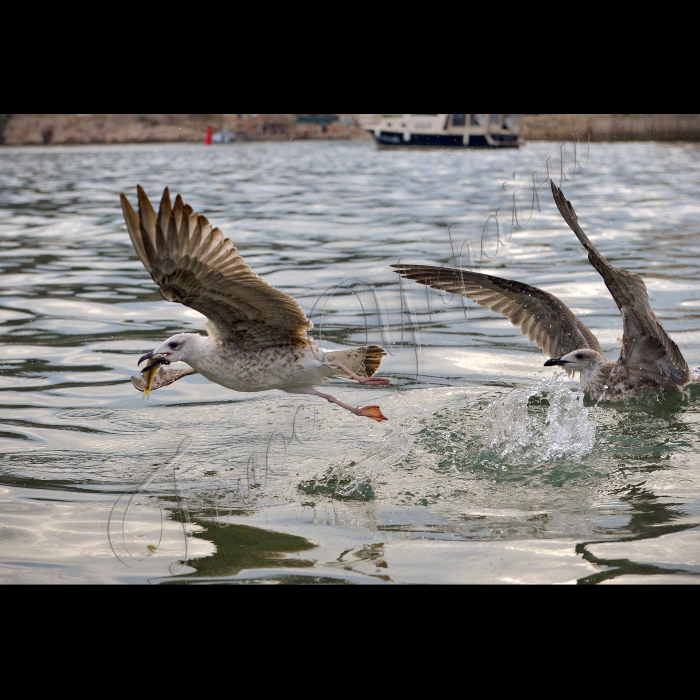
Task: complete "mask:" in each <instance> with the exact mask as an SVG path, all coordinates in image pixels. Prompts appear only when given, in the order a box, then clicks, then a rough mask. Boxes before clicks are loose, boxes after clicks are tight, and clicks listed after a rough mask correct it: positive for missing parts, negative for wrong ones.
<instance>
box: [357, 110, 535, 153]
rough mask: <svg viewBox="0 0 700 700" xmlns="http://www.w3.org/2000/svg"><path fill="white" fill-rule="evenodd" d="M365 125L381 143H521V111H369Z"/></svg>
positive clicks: (507, 145) (472, 145)
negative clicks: (505, 112)
mask: <svg viewBox="0 0 700 700" xmlns="http://www.w3.org/2000/svg"><path fill="white" fill-rule="evenodd" d="M363 126H364V128H365V129H367V130H368V131H370V132H371V133H372V135H373V136H374V139H375V141H376V142H377V143H378V144H380V145H382V146H459V147H462V148H464V147H469V148H517V147H518V146H520V145H521V139H520V115H519V114H372V115H369V114H368V115H363Z"/></svg>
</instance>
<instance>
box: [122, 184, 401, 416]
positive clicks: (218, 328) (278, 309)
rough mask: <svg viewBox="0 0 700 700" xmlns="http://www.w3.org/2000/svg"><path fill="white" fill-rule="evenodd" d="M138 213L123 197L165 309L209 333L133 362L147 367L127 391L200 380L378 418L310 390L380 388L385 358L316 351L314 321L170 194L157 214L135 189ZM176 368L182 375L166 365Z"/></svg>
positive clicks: (374, 411) (369, 350) (177, 339)
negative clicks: (334, 380) (177, 310)
mask: <svg viewBox="0 0 700 700" xmlns="http://www.w3.org/2000/svg"><path fill="white" fill-rule="evenodd" d="M137 193H138V206H139V213H138V214H137V213H136V212H135V211H134V208H133V207H132V206H131V204H130V203H129V200H128V199H127V198H126V197H125V196H124V194H121V203H122V210H123V212H124V218H125V219H126V225H127V228H128V229H129V235H130V236H131V241H132V243H133V244H134V248H135V249H136V253H137V254H138V256H139V258H140V259H141V262H142V263H143V264H144V266H145V267H146V270H148V272H149V274H150V275H151V277H152V278H153V281H154V282H155V283H156V284H157V285H158V289H159V291H160V293H161V295H162V296H163V298H164V299H166V301H173V302H178V303H180V304H184V305H185V306H189V307H190V308H192V309H195V310H196V311H199V312H200V313H202V314H204V315H205V316H206V317H207V319H208V320H207V322H206V323H205V324H204V326H205V328H206V330H207V335H206V336H204V335H200V334H198V333H178V334H177V335H174V336H172V337H171V338H168V339H167V340H166V341H165V342H164V343H162V344H161V345H159V346H158V347H157V348H156V349H155V350H154V351H153V352H150V353H147V354H146V355H144V356H143V357H142V358H141V359H140V360H139V364H141V363H142V362H143V361H145V360H148V365H147V366H146V369H145V370H144V372H143V373H144V375H145V379H144V378H137V377H132V378H131V380H132V383H133V384H134V386H135V387H136V388H137V389H139V390H140V391H144V392H145V395H146V396H147V395H148V394H149V393H150V391H151V390H156V389H160V388H161V387H164V386H168V385H169V384H172V383H173V382H175V381H177V380H178V379H181V378H182V377H186V376H188V375H190V374H194V373H195V372H198V373H199V374H202V375H203V376H205V377H206V378H207V379H209V380H210V381H212V382H214V383H216V384H220V385H221V386H225V387H227V388H228V389H233V390H235V391H267V390H269V389H281V390H282V391H285V392H287V393H289V394H310V395H313V396H319V397H320V398H322V399H326V401H330V402H331V403H334V404H336V405H338V406H340V407H341V408H344V409H346V410H348V411H351V412H352V413H354V414H355V415H356V416H365V417H367V418H371V419H372V420H375V421H378V422H381V421H383V420H386V418H385V416H384V415H382V412H381V410H380V408H379V406H365V407H364V408H359V407H353V406H348V405H347V404H344V403H343V402H342V401H339V400H338V399H336V398H334V397H333V396H330V395H329V394H322V393H321V392H319V391H316V389H315V388H314V387H315V386H317V385H319V384H325V383H326V382H327V381H328V379H329V378H330V377H342V378H344V379H351V380H354V381H356V382H358V383H359V384H367V385H372V386H374V385H387V384H391V382H390V381H389V380H388V379H382V378H380V377H374V376H373V375H374V373H375V372H376V371H377V369H378V368H379V364H380V363H381V361H382V357H383V356H385V355H386V352H385V351H384V350H383V349H382V348H380V347H378V346H376V345H370V346H367V347H358V348H353V349H351V350H335V351H326V350H322V349H321V348H320V347H319V346H318V345H316V344H315V343H314V342H313V340H312V339H311V338H310V337H309V336H308V330H309V329H310V328H311V327H312V325H313V324H312V323H311V322H310V321H309V319H308V318H306V316H305V315H304V312H303V311H302V310H301V307H300V306H299V304H298V303H297V302H296V301H295V300H294V299H292V297H290V296H289V295H288V294H285V293H284V292H280V291H279V290H278V289H275V288H274V287H273V286H271V285H269V284H268V283H267V282H265V281H264V280H263V279H261V278H260V277H258V275H256V274H255V273H254V272H253V271H252V270H251V269H250V268H249V267H248V266H247V265H246V264H245V262H243V258H242V257H241V256H240V254H239V253H238V250H237V249H236V247H235V246H234V245H233V243H232V242H231V240H230V239H229V238H224V235H223V234H222V232H221V231H220V230H219V229H218V228H213V227H212V225H211V224H210V223H209V221H208V220H207V219H206V217H204V216H202V215H200V214H197V213H196V212H194V211H193V210H192V207H190V206H189V205H187V204H184V202H183V201H182V197H181V196H180V195H179V194H178V195H177V197H176V198H175V204H174V205H172V204H171V201H170V193H169V191H168V188H167V187H166V189H165V192H164V193H163V198H162V199H161V202H160V209H159V211H158V213H156V212H155V210H154V209H153V206H152V205H151V202H150V201H149V199H148V197H147V196H146V193H145V192H144V190H143V188H142V187H141V186H140V185H138V186H137ZM178 361H183V362H185V363H187V364H188V365H189V368H188V369H184V370H175V369H172V368H170V367H168V366H167V365H170V363H172V362H178Z"/></svg>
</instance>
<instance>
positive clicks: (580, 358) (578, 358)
mask: <svg viewBox="0 0 700 700" xmlns="http://www.w3.org/2000/svg"><path fill="white" fill-rule="evenodd" d="M171 345H172V343H171ZM576 359H577V360H582V359H583V353H581V352H579V353H577V354H576Z"/></svg>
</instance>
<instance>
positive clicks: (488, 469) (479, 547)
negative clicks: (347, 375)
mask: <svg viewBox="0 0 700 700" xmlns="http://www.w3.org/2000/svg"><path fill="white" fill-rule="evenodd" d="M558 155H559V148H558V145H557V144H545V143H540V144H528V145H527V146H526V147H525V148H523V149H521V150H520V151H518V152H515V153H513V152H508V153H503V152H495V153H486V152H481V153H479V152H473V151H465V152H460V151H453V150H451V151H442V150H424V151H423V150H413V151H398V152H394V151H379V150H377V149H376V148H375V146H374V145H373V144H372V143H369V142H358V143H339V142H336V143H327V144H326V143H303V142H296V143H289V144H271V143H251V144H232V145H230V146H222V147H219V148H208V149H207V148H204V147H202V146H200V145H198V144H187V145H167V146H119V147H80V148H42V149H38V148H17V149H15V148H5V149H2V150H0V192H1V194H2V197H1V198H0V268H1V269H2V275H1V276H0V334H1V336H0V395H1V396H2V401H0V452H1V454H0V580H2V581H4V582H20V581H21V582H24V581H122V582H144V581H154V582H156V581H157V582H168V581H176V582H186V581H211V580H226V581H232V582H307V581H308V582H336V581H347V582H357V583H387V582H573V581H580V582H585V583H599V582H606V583H610V582H622V583H624V582H638V581H640V580H643V581H649V582H658V581H661V582H664V581H679V582H686V581H695V580H697V579H696V577H697V575H698V574H700V561H698V558H697V552H698V551H700V549H698V544H700V526H699V521H698V518H699V517H700V516H699V511H700V498H699V496H700V460H699V459H698V457H697V454H698V447H700V446H699V445H698V436H699V435H700V430H699V423H700V413H699V411H698V408H697V406H698V403H697V399H698V396H700V391H698V389H697V388H693V390H692V391H691V397H690V400H689V401H687V402H679V401H671V400H663V401H659V402H646V403H634V402H633V403H631V404H630V405H628V406H623V405H619V406H617V405H606V404H595V402H592V401H589V400H585V401H584V400H583V398H582V396H581V394H580V392H578V391H577V390H576V386H577V385H576V384H575V383H572V382H568V381H562V380H561V379H560V380H557V381H553V380H551V379H550V378H551V376H552V375H551V374H549V373H547V372H548V370H547V371H545V370H543V368H542V363H543V359H544V358H543V356H542V355H541V354H540V353H539V352H538V351H537V350H536V348H534V347H533V346H531V345H530V344H529V343H528V341H527V340H526V339H525V338H523V337H522V336H521V335H520V332H519V331H518V329H515V328H513V327H512V326H511V325H510V324H509V323H508V322H507V321H505V320H504V319H503V318H501V317H500V316H498V315H496V314H493V313H491V312H489V311H487V310H484V309H482V308H481V307H478V306H475V305H474V304H471V305H470V304H468V303H465V304H462V303H461V300H459V299H454V298H452V297H450V296H449V295H444V294H441V293H438V292H434V291H432V290H428V289H426V288H418V286H417V285H415V288H414V287H410V285H406V283H405V281H404V283H403V288H404V292H405V293H404V294H400V293H399V289H400V284H401V283H400V281H399V279H398V278H397V276H396V275H395V274H394V273H393V272H392V271H391V269H390V267H389V266H390V265H391V264H392V263H396V262H398V261H399V260H401V261H403V262H412V263H421V262H425V263H432V264H435V263H438V264H448V265H450V264H454V261H455V259H459V257H460V255H461V256H462V259H463V260H466V259H467V255H468V254H471V255H472V259H473V256H474V254H477V256H478V253H479V251H480V250H482V249H483V250H484V252H485V253H486V254H487V255H489V256H491V257H490V258H488V257H487V258H484V270H485V271H488V272H494V273H495V274H498V275H500V276H505V277H512V278H514V279H519V280H522V281H524V282H528V283H531V284H535V285H538V286H541V287H544V288H546V289H547V290H549V291H552V292H553V293H555V294H557V295H558V296H559V297H561V298H562V299H563V300H564V301H565V302H566V303H567V304H568V305H569V306H570V307H571V308H572V309H573V310H574V311H575V312H576V313H577V314H578V315H580V316H581V318H582V319H583V320H584V321H585V322H586V324H587V325H588V326H589V327H590V328H591V330H592V331H593V332H594V333H595V334H596V335H597V336H598V337H599V339H600V341H601V345H602V346H603V349H604V351H605V352H606V353H607V354H608V355H609V356H610V357H615V356H616V355H617V353H618V352H619V348H620V342H619V340H618V338H619V336H620V334H621V326H622V324H621V320H620V317H619V313H618V311H617V308H616V307H615V305H614V303H613V302H612V300H611V299H610V297H609V295H608V293H607V290H606V289H605V287H604V284H603V283H602V280H601V279H600V278H599V277H598V275H597V273H595V271H594V270H592V268H591V267H590V265H589V264H588V263H587V261H586V258H585V255H584V251H583V250H582V249H581V247H580V245H579V243H578V241H576V239H575V237H574V236H573V235H571V233H570V231H569V230H568V228H567V227H566V225H565V224H564V223H563V221H561V219H560V217H559V215H558V213H557V212H556V208H555V207H554V205H553V203H552V202H551V200H550V199H549V197H548V193H547V190H546V188H545V189H541V190H540V191H539V198H533V196H532V189H531V183H532V177H531V174H532V173H533V172H534V171H535V170H537V172H538V175H537V181H538V182H540V181H542V180H543V178H544V177H545V176H546V171H547V170H546V161H547V158H548V157H550V156H551V157H552V159H553V160H552V161H551V162H554V163H557V164H558V161H557V158H558ZM697 155H698V153H697V147H696V146H695V145H683V144H680V145H676V144H654V143H644V144H593V145H592V146H591V150H590V156H589V160H588V165H587V166H586V168H585V169H584V170H580V169H578V168H577V170H576V174H575V177H573V179H571V180H570V181H569V182H564V183H562V187H563V189H564V192H565V194H566V195H567V197H568V198H569V199H570V200H571V201H572V202H573V204H574V206H575V208H576V210H577V212H578V214H579V218H580V220H581V222H582V223H583V226H584V229H586V230H587V231H588V232H589V233H590V234H591V237H592V238H593V240H594V242H596V244H598V245H599V246H600V248H601V249H602V250H603V252H604V254H605V255H606V256H607V257H608V259H609V260H610V261H611V262H612V263H613V264H616V265H618V266H621V267H624V268H627V269H631V270H634V271H636V272H639V273H640V274H642V276H643V277H644V278H645V281H646V283H647V286H648V288H649V291H650V295H651V300H652V305H653V307H654V309H655V311H656V313H657V315H658V316H659V317H660V318H661V319H662V321H663V323H664V325H665V327H666V328H667V330H668V331H669V332H670V333H671V335H672V336H673V338H674V339H675V340H676V341H677V343H678V345H679V346H680V347H681V349H682V350H683V352H684V354H685V356H686V359H687V360H688V363H689V364H690V365H691V366H695V365H698V364H700V333H698V330H697V329H698V320H699V318H700V270H699V268H698V266H697V264H696V262H695V261H696V260H698V259H700V257H699V256H698V253H700V244H699V243H698V236H697V233H698V224H697V221H698V220H699V219H700V206H698V203H697V198H696V183H697V179H698V175H699V174H700V172H699V171H700V165H698V163H700V160H699V159H698V158H697ZM568 166H569V167H568V169H567V170H566V172H567V173H568V174H569V177H570V178H571V177H572V175H573V168H572V167H571V163H569V164H568ZM550 167H551V166H550ZM557 167H558V166H557ZM137 182H138V183H140V184H141V185H143V186H144V187H145V189H146V190H147V191H148V192H149V193H151V194H153V196H158V194H159V193H160V191H161V190H162V188H163V187H164V186H165V185H169V186H170V188H171V190H173V191H174V192H177V191H181V192H182V193H183V194H184V195H185V198H186V200H188V201H189V202H190V203H191V204H192V205H193V206H194V207H195V209H198V210H199V211H201V212H202V213H205V214H206V215H207V216H208V218H209V219H210V220H211V221H212V222H213V223H214V224H215V225H218V226H220V227H221V228H222V230H223V231H224V233H225V234H226V235H228V236H230V237H231V238H232V239H233V240H234V242H235V243H236V244H237V245H238V247H239V249H240V250H241V252H242V254H243V255H244V256H245V258H246V261H247V262H248V263H249V264H250V265H251V266H252V267H253V269H254V270H255V271H256V272H258V273H260V274H262V275H264V277H265V279H266V280H268V281H269V282H270V283H272V284H274V285H276V286H278V287H280V288H281V289H283V290H284V291H286V292H288V293H290V294H292V295H293V296H294V297H295V298H297V299H298V300H299V302H300V303H301V305H302V307H303V308H304V310H305V311H306V312H307V313H309V314H310V315H311V318H312V320H313V321H314V323H315V324H316V329H315V331H314V332H315V334H316V337H317V338H320V339H321V340H322V342H323V344H324V346H327V347H331V348H333V347H338V346H339V345H342V344H364V343H367V342H372V343H380V344H382V345H385V346H386V347H387V348H388V350H389V352H390V355H389V356H388V357H387V358H386V359H385V361H384V363H383V365H382V374H383V375H384V376H389V377H391V378H392V379H393V380H394V381H395V383H396V388H392V389H384V388H361V387H353V386H350V385H345V384H344V383H343V382H342V381H340V380H338V381H336V382H335V386H334V387H333V389H334V392H335V393H337V395H338V396H339V397H340V398H341V399H342V400H344V401H346V402H350V403H354V404H359V405H366V404H368V403H377V404H380V405H381V406H382V410H383V412H384V413H385V414H386V415H387V416H388V417H389V421H387V422H386V423H382V424H381V425H380V424H372V425H366V423H368V422H369V421H362V420H358V419H355V418H354V417H353V416H351V415H348V414H346V412H343V411H341V410H340V409H336V408H335V407H331V406H329V405H327V404H325V403H322V402H321V401H320V400H319V401H318V403H316V402H315V400H309V399H308V398H306V397H300V396H297V397H293V396H287V395H282V394H277V393H275V392H269V393H265V394H260V395H255V394H250V395H246V394H236V393H234V392H230V391H228V390H225V389H223V388H222V387H218V386H216V385H213V384H210V383H208V382H206V380H204V379H203V378H201V377H199V376H193V377H188V378H187V379H183V380H181V381H180V382H177V384H175V385H173V386H171V387H168V388H167V389H163V390H160V391H158V392H155V393H154V394H153V396H152V399H151V400H150V401H146V400H143V399H142V397H141V395H140V394H138V392H136V391H134V389H133V387H132V386H131V383H130V381H129V377H130V376H131V375H132V374H135V373H136V370H137V368H136V360H137V358H138V357H139V356H140V355H142V354H143V353H144V352H147V351H149V350H152V349H153V347H155V345H156V344H157V343H159V342H161V341H162V339H164V338H165V337H167V336H169V335H171V334H173V333H175V332H179V331H201V330H202V322H203V319H202V317H201V316H200V315H199V314H197V313H196V312H194V311H192V310H190V309H187V308H185V307H182V306H179V305H176V304H168V303H166V302H164V301H163V300H162V299H161V298H160V296H159V294H158V292H157V291H156V289H155V286H154V284H153V283H152V281H151V280H150V278H149V277H148V275H147V273H146V272H145V270H144V269H143V266H142V265H141V263H140V262H139V261H138V259H137V257H136V255H135V253H134V251H133V249H132V247H131V243H130V241H129V237H128V234H127V233H126V229H125V226H124V223H123V221H122V216H121V210H120V208H119V204H118V194H119V192H120V191H124V192H126V193H127V194H132V193H133V191H134V188H135V185H136V183H137ZM504 182H505V185H504ZM528 182H529V183H530V189H528V185H527V183H528ZM521 183H525V184H521ZM513 196H515V201H516V202H517V203H518V205H519V207H520V211H519V219H518V220H519V221H521V222H523V223H524V222H525V221H528V222H529V223H528V224H527V226H525V227H524V228H523V229H519V228H518V227H517V226H516V227H515V228H514V230H513V232H512V234H511V231H510V228H511V209H512V204H513ZM538 201H540V205H539V206H538V204H537V202H538ZM533 203H534V208H533ZM530 210H532V215H531V216H530V215H529V212H530ZM496 211H499V213H498V214H496V215H495V214H494V212H496ZM496 219H498V225H497V227H498V231H497V227H496V223H495V222H496ZM487 222H488V224H487ZM448 228H449V231H448ZM497 233H499V234H500V236H501V238H500V240H499V238H497V237H496V234H497ZM482 235H483V236H485V239H484V241H483V243H482ZM178 446H180V448H181V449H180V451H178ZM108 535H109V536H108Z"/></svg>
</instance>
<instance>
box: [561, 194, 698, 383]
mask: <svg viewBox="0 0 700 700" xmlns="http://www.w3.org/2000/svg"><path fill="white" fill-rule="evenodd" d="M551 184H552V193H553V194H554V201H555V202H556V205H557V207H558V209H559V212H560V213H561V215H562V216H563V217H564V221H566V223H567V224H569V227H570V228H571V230H572V231H573V232H574V233H575V234H576V237H577V238H578V239H579V241H581V243H582V245H583V247H584V248H585V249H586V250H587V251H588V260H589V261H590V263H591V265H593V267H594V268H595V269H596V270H597V271H598V272H599V273H600V275H601V277H602V278H603V281H604V282H605V286H606V287H607V288H608V289H609V290H610V294H611V295H612V298H613V299H614V300H615V303H616V304H617V308H618V309H620V313H621V314H622V321H623V332H622V353H621V354H620V359H619V360H618V362H619V363H620V364H622V365H626V366H627V367H628V368H629V369H630V371H631V372H633V373H634V374H636V375H637V376H640V377H647V378H649V379H653V380H655V381H658V380H659V377H665V378H668V379H671V380H672V381H673V382H674V383H675V384H678V385H680V386H684V385H685V384H687V383H688V382H689V381H690V369H689V368H688V364H687V363H686V361H685V358H684V357H683V355H682V354H681V351H680V350H679V349H678V346H677V345H676V344H675V343H674V342H673V341H672V340H671V338H670V337H669V336H668V334H667V333H666V331H665V330H664V329H663V326H662V325H661V323H660V322H659V319H658V318H656V314H655V313H654V312H653V311H652V309H651V305H650V303H649V294H648V292H647V288H646V285H645V284H644V280H642V278H641V277H640V276H639V275H636V274H635V273H634V272H628V271H627V270H618V269H617V268H616V267H613V266H612V265H611V264H610V263H609V262H608V261H607V260H606V259H605V258H604V257H603V256H602V255H601V254H600V252H599V251H598V249H597V248H596V247H595V246H594V245H593V243H591V241H590V240H589V239H588V236H586V234H585V233H584V232H583V229H582V228H581V226H580V225H579V223H578V217H577V216H576V212H575V211H574V208H573V207H572V206H571V202H569V201H568V200H567V199H566V197H564V193H563V192H562V191H561V190H560V189H559V188H558V187H557V186H556V185H555V184H554V183H553V182H552V183H551Z"/></svg>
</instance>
